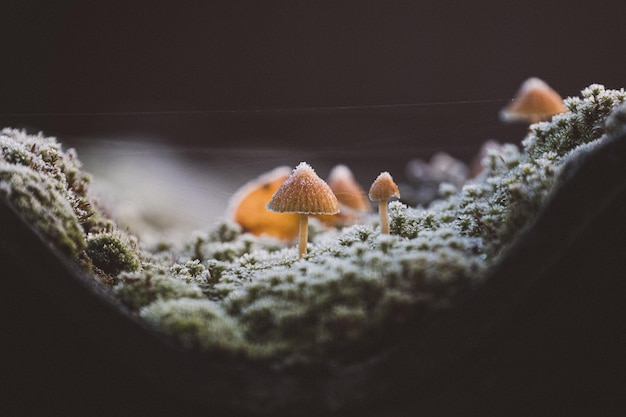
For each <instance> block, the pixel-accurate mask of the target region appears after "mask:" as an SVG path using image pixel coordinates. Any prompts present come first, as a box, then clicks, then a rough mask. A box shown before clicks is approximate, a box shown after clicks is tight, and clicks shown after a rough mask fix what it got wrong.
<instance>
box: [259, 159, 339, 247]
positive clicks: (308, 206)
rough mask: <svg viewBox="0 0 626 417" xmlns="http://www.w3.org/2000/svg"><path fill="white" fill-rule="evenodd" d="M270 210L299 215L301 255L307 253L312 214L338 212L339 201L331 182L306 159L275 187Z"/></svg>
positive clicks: (268, 206) (269, 204)
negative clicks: (324, 178)
mask: <svg viewBox="0 0 626 417" xmlns="http://www.w3.org/2000/svg"><path fill="white" fill-rule="evenodd" d="M267 209H268V210H271V211H275V212H277V213H298V214H299V215H300V227H299V228H300V232H299V233H300V239H299V244H298V256H299V257H300V258H302V256H303V255H304V254H305V253H306V244H307V239H308V229H309V214H337V213H339V202H338V201H337V197H335V194H333V192H332V190H331V189H330V187H329V186H328V184H326V182H324V180H323V179H321V178H320V177H318V176H317V174H316V173H315V171H314V170H313V168H311V166H310V165H309V164H307V163H306V162H301V163H300V164H299V165H298V166H297V167H296V168H295V169H294V170H293V171H292V172H291V175H290V176H289V178H287V180H285V182H284V183H283V184H282V185H281V186H280V188H278V190H276V192H275V193H274V195H273V196H272V199H271V200H270V202H269V203H267Z"/></svg>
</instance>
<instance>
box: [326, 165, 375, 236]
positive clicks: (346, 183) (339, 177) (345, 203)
mask: <svg viewBox="0 0 626 417" xmlns="http://www.w3.org/2000/svg"><path fill="white" fill-rule="evenodd" d="M328 185H329V186H330V189H331V190H332V191H333V193H334V194H335V196H336V197H337V200H338V201H339V208H340V209H341V212H340V213H339V214H337V215H332V216H329V215H324V214H323V215H318V216H316V217H317V218H318V219H319V220H321V221H322V222H324V223H325V224H327V225H329V226H345V225H350V224H355V223H358V222H359V221H360V220H361V218H362V217H363V215H364V214H366V213H369V212H370V211H371V209H372V208H371V206H370V202H369V201H368V200H367V196H366V194H365V191H364V190H363V188H361V186H360V185H359V183H358V182H357V181H356V180H355V179H354V175H352V171H350V168H348V167H347V166H346V165H337V166H335V167H334V168H333V169H332V170H331V171H330V174H329V175H328Z"/></svg>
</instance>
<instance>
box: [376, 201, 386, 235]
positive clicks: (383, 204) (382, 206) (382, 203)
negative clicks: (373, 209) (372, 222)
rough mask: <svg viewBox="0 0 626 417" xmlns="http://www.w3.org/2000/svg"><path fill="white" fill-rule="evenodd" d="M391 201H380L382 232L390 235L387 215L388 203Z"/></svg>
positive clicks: (379, 211)
mask: <svg viewBox="0 0 626 417" xmlns="http://www.w3.org/2000/svg"><path fill="white" fill-rule="evenodd" d="M388 201H389V200H380V201H378V213H379V214H380V232H381V233H382V234H384V235H388V234H389V214H387V203H388Z"/></svg>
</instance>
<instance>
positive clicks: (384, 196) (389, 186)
mask: <svg viewBox="0 0 626 417" xmlns="http://www.w3.org/2000/svg"><path fill="white" fill-rule="evenodd" d="M369 197H370V200H372V201H383V200H388V199H390V198H391V197H396V198H400V190H399V189H398V186H397V185H396V183H395V182H393V178H392V177H391V175H390V174H389V173H388V172H386V171H385V172H381V173H380V175H379V176H378V177H377V178H376V180H374V182H373V183H372V186H371V187H370V192H369Z"/></svg>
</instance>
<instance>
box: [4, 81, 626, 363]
mask: <svg viewBox="0 0 626 417" xmlns="http://www.w3.org/2000/svg"><path fill="white" fill-rule="evenodd" d="M624 101H626V94H625V93H624V91H623V90H606V89H604V88H603V87H602V86H599V85H593V86H591V87H589V88H587V89H585V90H584V91H583V94H582V97H581V98H570V99H567V100H566V105H567V107H568V109H569V112H567V113H564V114H561V115H558V116H555V117H554V118H553V120H552V121H551V122H542V123H537V124H535V125H532V126H531V132H530V133H529V135H528V136H527V138H526V139H525V140H524V141H523V146H522V148H521V149H520V148H518V147H517V146H515V145H502V146H498V147H494V148H493V149H491V150H490V151H489V153H488V154H487V156H486V157H485V158H484V160H483V162H482V165H483V171H482V172H481V174H480V175H479V176H478V177H476V178H475V179H473V180H471V181H469V182H466V183H465V184H463V185H459V184H455V185H451V184H442V185H441V186H440V188H439V191H440V193H439V194H440V195H441V198H440V199H439V200H436V201H434V202H432V203H431V204H430V205H429V206H428V207H409V206H407V205H406V204H403V203H401V202H392V203H390V205H389V215H390V223H391V233H392V234H391V235H381V234H380V233H379V232H378V229H377V228H376V227H375V225H376V218H375V216H372V217H371V218H370V219H369V220H368V221H366V222H365V224H362V225H358V226H352V227H349V228H346V229H343V230H337V229H330V230H329V229H326V228H325V227H324V226H322V225H320V224H317V223H315V222H312V223H311V227H312V229H313V230H312V233H311V234H310V235H311V236H313V238H312V242H311V243H310V245H309V247H310V250H309V254H308V255H307V256H305V257H304V258H303V259H299V258H298V255H297V252H296V249H295V248H293V247H292V246H291V245H288V244H286V243H285V242H280V241H278V240H275V239H269V238H265V237H256V236H252V235H249V234H246V233H242V232H241V230H240V228H239V227H238V226H236V225H233V224H231V223H229V222H221V223H218V224H217V225H215V226H214V227H213V228H212V229H210V230H209V231H206V232H197V233H195V234H194V235H193V236H192V237H190V239H189V241H188V242H187V243H186V244H185V245H184V246H183V247H181V248H179V249H177V248H175V247H171V246H162V247H161V248H160V249H159V251H156V252H154V253H152V254H148V253H139V254H138V253H137V252H136V250H135V249H133V248H132V245H129V242H132V239H131V240H124V239H116V238H115V236H118V237H119V235H116V233H118V232H117V231H115V230H114V228H111V227H109V228H107V227H105V228H102V227H97V226H96V225H98V224H102V222H100V221H98V220H97V217H96V216H89V215H88V214H89V213H87V215H85V214H81V212H80V208H81V207H83V208H84V209H85V210H93V208H90V207H91V206H89V205H86V204H85V201H87V202H88V200H80V198H84V194H81V193H80V192H79V191H77V190H74V189H75V188H78V189H79V190H80V188H81V187H80V185H79V184H80V180H76V178H81V174H80V173H79V172H78V171H77V172H76V173H75V174H73V177H72V178H75V180H74V182H72V181H70V180H68V179H67V178H66V179H64V180H63V179H61V180H60V183H59V184H56V183H55V184H53V185H50V184H48V183H47V182H45V181H47V180H46V179H45V178H44V179H40V178H39V177H37V175H39V176H42V177H45V176H46V174H45V170H44V171H41V170H38V169H35V170H32V169H31V168H25V167H29V166H30V165H31V164H32V161H33V158H34V157H33V155H32V152H29V148H28V145H26V146H25V147H17V148H15V149H14V148H13V147H11V150H10V151H9V152H4V157H3V161H2V162H1V163H3V164H5V165H11V169H12V170H13V171H16V170H19V169H21V170H23V171H24V172H23V173H22V174H20V177H19V178H22V177H24V176H25V177H28V176H32V175H35V177H33V179H32V182H34V183H36V184H39V185H41V184H44V185H41V186H43V187H44V189H45V190H46V192H48V193H51V192H53V191H49V188H52V189H53V190H54V192H56V193H58V196H57V195H54V200H55V201H56V200H57V199H58V200H59V204H61V205H63V210H61V209H60V208H59V209H58V210H57V209H55V210H54V211H53V214H54V215H56V216H57V217H55V221H56V223H54V222H53V223H52V224H56V226H54V229H53V230H59V231H62V232H63V233H66V234H68V235H70V236H73V238H72V239H76V242H78V243H74V246H73V247H74V248H75V249H68V250H69V251H70V252H74V253H76V252H80V251H83V250H84V248H87V251H86V253H87V254H88V255H89V257H90V258H91V260H92V262H93V264H94V265H96V266H97V267H98V268H99V269H102V270H104V271H106V272H107V273H109V274H111V275H115V274H118V275H117V277H116V279H115V280H114V283H115V285H114V286H113V288H112V293H113V294H114V295H115V296H116V297H118V298H119V299H120V301H121V302H122V304H124V305H125V306H126V307H127V308H128V309H129V310H130V311H131V312H133V313H134V314H136V315H137V317H139V318H140V319H142V320H145V321H146V323H148V324H149V325H150V326H152V327H154V329H156V330H157V331H159V332H163V333H165V334H168V335H170V336H172V337H173V338H174V339H176V340H178V341H179V342H180V344H181V345H182V346H185V347H188V348H192V349H199V350H201V351H206V352H211V353H212V354H215V353H216V352H220V353H226V354H233V355H236V356H238V357H243V358H247V359H249V360H256V361H264V362H266V363H270V364H274V365H282V366H289V365H296V364H298V365H301V364H308V365H311V364H333V363H346V362H350V361H354V360H359V359H361V358H364V357H366V356H368V355H371V354H372V353H373V352H376V351H378V350H380V349H382V348H384V347H385V346H389V345H390V344H393V343H394V341H396V340H399V339H401V338H402V337H404V335H405V333H406V332H407V331H415V329H416V328H418V326H419V324H420V323H421V322H423V321H424V320H426V319H427V318H428V317H430V316H431V315H432V314H436V313H437V312H439V311H441V310H443V309H446V308H449V307H450V305H452V303H454V302H455V300H456V297H457V296H458V295H459V294H462V293H464V292H466V291H468V290H471V288H473V287H474V286H476V285H479V284H480V283H481V282H482V281H483V280H484V277H485V276H486V271H487V270H488V269H489V268H490V267H491V266H493V265H494V264H495V263H496V262H497V261H498V259H499V257H500V256H501V255H502V254H503V253H506V249H507V247H508V246H509V244H510V243H511V242H512V241H513V240H514V239H515V238H516V237H517V236H518V235H519V233H520V231H522V230H523V229H524V228H525V227H527V226H528V225H529V224H530V223H531V222H532V221H533V219H534V218H535V217H536V215H537V213H538V212H539V211H540V210H541V208H542V207H543V206H544V205H545V203H546V201H547V200H548V199H549V198H550V196H551V194H552V192H553V190H554V189H555V187H557V186H558V184H559V182H560V181H562V179H563V178H565V177H566V174H567V169H568V167H572V166H574V165H575V164H576V163H577V161H579V160H580V159H581V158H582V157H584V156H585V155H586V154H587V153H589V152H590V151H592V150H593V148H594V147H595V146H598V144H599V143H601V142H602V141H603V140H605V138H606V137H607V136H606V133H605V132H608V133H609V134H617V133H619V132H623V131H624V129H625V126H626V104H621V103H624ZM11 146H13V145H11ZM55 149H56V151H55ZM55 152H56V153H55ZM44 154H45V155H46V156H45V158H44V156H40V157H38V158H40V159H41V161H44V160H46V159H47V160H50V161H52V160H54V159H55V157H54V155H57V160H58V156H59V155H61V154H62V153H61V152H60V150H59V148H58V147H55V146H52V147H51V148H50V149H49V150H48V151H46V152H44ZM72 158H73V157H72ZM35 159H37V158H35ZM66 159H67V158H66ZM73 159H75V158H73ZM73 159H72V160H73ZM37 161H39V159H37ZM71 162H72V161H71V160H70V161H69V163H70V166H71ZM37 164H45V162H37ZM17 166H20V167H21V168H16V167H17ZM42 166H43V165H42ZM59 170H60V168H59ZM53 171H54V172H57V173H58V172H59V171H55V170H53ZM70 171H71V170H70ZM0 172H2V171H1V170H0ZM64 172H65V171H64ZM53 176H54V175H53ZM66 176H67V175H66ZM0 178H2V182H0V186H1V187H2V188H0V189H2V190H3V192H4V193H5V194H7V195H15V193H16V190H17V189H19V190H22V189H23V188H24V187H17V186H15V185H10V184H9V182H8V180H7V178H8V176H7V175H6V174H5V177H0ZM40 181H43V182H40ZM64 181H65V182H64ZM76 181H78V182H76ZM68 184H74V185H68ZM67 190H70V191H67ZM31 194H33V195H34V196H33V197H30V195H31ZM28 195H29V198H36V200H37V201H41V200H42V197H41V196H39V194H38V193H36V192H33V191H30V194H28ZM74 195H77V196H80V198H79V201H83V203H76V201H77V200H76V198H75V197H74ZM46 201H47V200H46ZM29 204H31V203H29ZM69 208H71V210H69ZM25 210H28V209H25ZM38 210H39V209H37V210H35V212H36V216H35V217H34V220H33V221H34V222H35V221H37V219H38V218H39V217H38V216H43V214H41V213H39V211H38ZM42 210H43V209H42ZM43 211H44V212H45V210H43ZM57 211H59V212H61V213H64V214H63V215H62V216H59V214H58V213H57ZM66 217H67V219H66ZM92 218H96V220H91V221H92V223H93V225H92V224H91V223H88V222H89V219H92ZM77 225H78V226H77ZM38 227H42V226H38ZM80 227H82V228H83V229H84V231H85V232H86V233H87V232H88V233H90V234H88V235H87V234H84V233H83V235H81V234H80V233H78V232H76V231H75V230H76V229H77V228H78V229H80ZM47 234H48V235H49V236H51V237H53V236H54V233H53V232H47ZM72 241H74V240H72ZM120 245H122V246H120ZM123 245H126V246H123ZM68 248H70V246H68ZM125 249H128V251H125ZM129 271H134V272H129Z"/></svg>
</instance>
